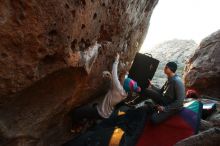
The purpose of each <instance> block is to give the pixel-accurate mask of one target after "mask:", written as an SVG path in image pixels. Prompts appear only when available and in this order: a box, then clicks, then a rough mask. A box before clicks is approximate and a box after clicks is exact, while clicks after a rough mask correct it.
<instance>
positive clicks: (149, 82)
mask: <svg viewBox="0 0 220 146" xmlns="http://www.w3.org/2000/svg"><path fill="white" fill-rule="evenodd" d="M148 84H149V88H151V87H152V83H151V80H149V79H148Z"/></svg>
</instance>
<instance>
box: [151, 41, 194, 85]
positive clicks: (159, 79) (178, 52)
mask: <svg viewBox="0 0 220 146" xmlns="http://www.w3.org/2000/svg"><path fill="white" fill-rule="evenodd" d="M197 46H198V45H197V44H196V42H195V41H193V40H178V39H174V40H169V41H166V42H163V43H161V44H159V45H156V46H155V47H154V48H152V49H151V50H150V51H148V52H147V53H150V54H152V56H153V57H154V58H156V59H158V60H159V61H160V64H159V66H158V69H157V71H156V73H155V75H154V78H153V80H152V83H154V84H155V85H157V86H159V87H161V86H162V85H163V84H164V82H165V81H166V75H165V74H164V72H163V69H164V66H165V65H166V63H167V62H169V61H174V62H176V63H177V65H178V70H177V74H178V75H179V76H181V77H182V74H183V69H184V66H185V61H186V60H187V59H189V58H190V56H191V55H193V54H194V53H193V52H194V51H195V49H196V48H197Z"/></svg>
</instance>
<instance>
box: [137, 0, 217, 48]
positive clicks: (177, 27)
mask: <svg viewBox="0 0 220 146" xmlns="http://www.w3.org/2000/svg"><path fill="white" fill-rule="evenodd" d="M218 29H220V0H159V2H158V4H157V6H156V7H155V9H154V11H153V14H152V16H151V20H150V27H149V30H148V34H147V37H146V38H145V41H144V43H143V45H142V47H141V50H140V52H147V51H148V50H150V49H151V48H153V47H154V46H155V45H157V44H159V43H162V42H164V41H167V40H172V39H187V40H191V39H192V40H195V41H196V43H198V44H199V43H200V42H201V40H202V39H203V38H205V37H206V36H208V35H209V34H211V33H213V32H215V31H217V30H218Z"/></svg>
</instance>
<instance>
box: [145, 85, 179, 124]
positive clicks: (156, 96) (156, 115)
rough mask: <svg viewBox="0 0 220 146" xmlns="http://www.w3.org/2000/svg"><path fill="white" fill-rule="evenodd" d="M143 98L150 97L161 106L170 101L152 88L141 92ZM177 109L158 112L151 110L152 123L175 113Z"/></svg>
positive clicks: (156, 122) (159, 121) (163, 119)
mask: <svg viewBox="0 0 220 146" xmlns="http://www.w3.org/2000/svg"><path fill="white" fill-rule="evenodd" d="M142 96H143V97H144V98H150V99H152V100H153V101H154V102H155V103H156V104H158V105H162V106H167V105H169V104H170V103H172V101H170V100H168V99H167V98H166V97H164V96H163V95H162V94H161V93H159V92H158V91H156V90H153V89H146V90H145V91H144V93H143V94H142ZM177 112H178V111H176V110H170V111H163V112H158V111H155V112H153V114H152V116H151V120H152V122H153V123H154V124H159V123H161V122H163V121H165V120H166V119H168V118H169V117H170V116H172V115H174V114H176V113H177Z"/></svg>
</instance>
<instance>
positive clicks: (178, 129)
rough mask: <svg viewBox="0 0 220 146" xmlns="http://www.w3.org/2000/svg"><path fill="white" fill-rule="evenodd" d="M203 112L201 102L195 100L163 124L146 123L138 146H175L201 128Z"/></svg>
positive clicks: (186, 104)
mask: <svg viewBox="0 0 220 146" xmlns="http://www.w3.org/2000/svg"><path fill="white" fill-rule="evenodd" d="M201 110H202V104H201V102H199V101H196V100H193V101H191V102H188V103H185V104H184V108H183V110H182V111H181V112H180V113H178V114H176V115H174V116H172V117H171V118H169V119H168V120H166V121H164V122H163V123H161V124H158V125H153V124H152V123H151V122H149V121H148V122H146V125H145V127H144V131H143V133H142V134H141V136H140V137H139V140H138V142H137V145H136V146H173V145H174V144H175V143H177V142H178V141H180V140H182V139H184V138H187V137H189V136H192V135H194V134H196V133H197V132H198V130H199V126H200V119H201Z"/></svg>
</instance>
